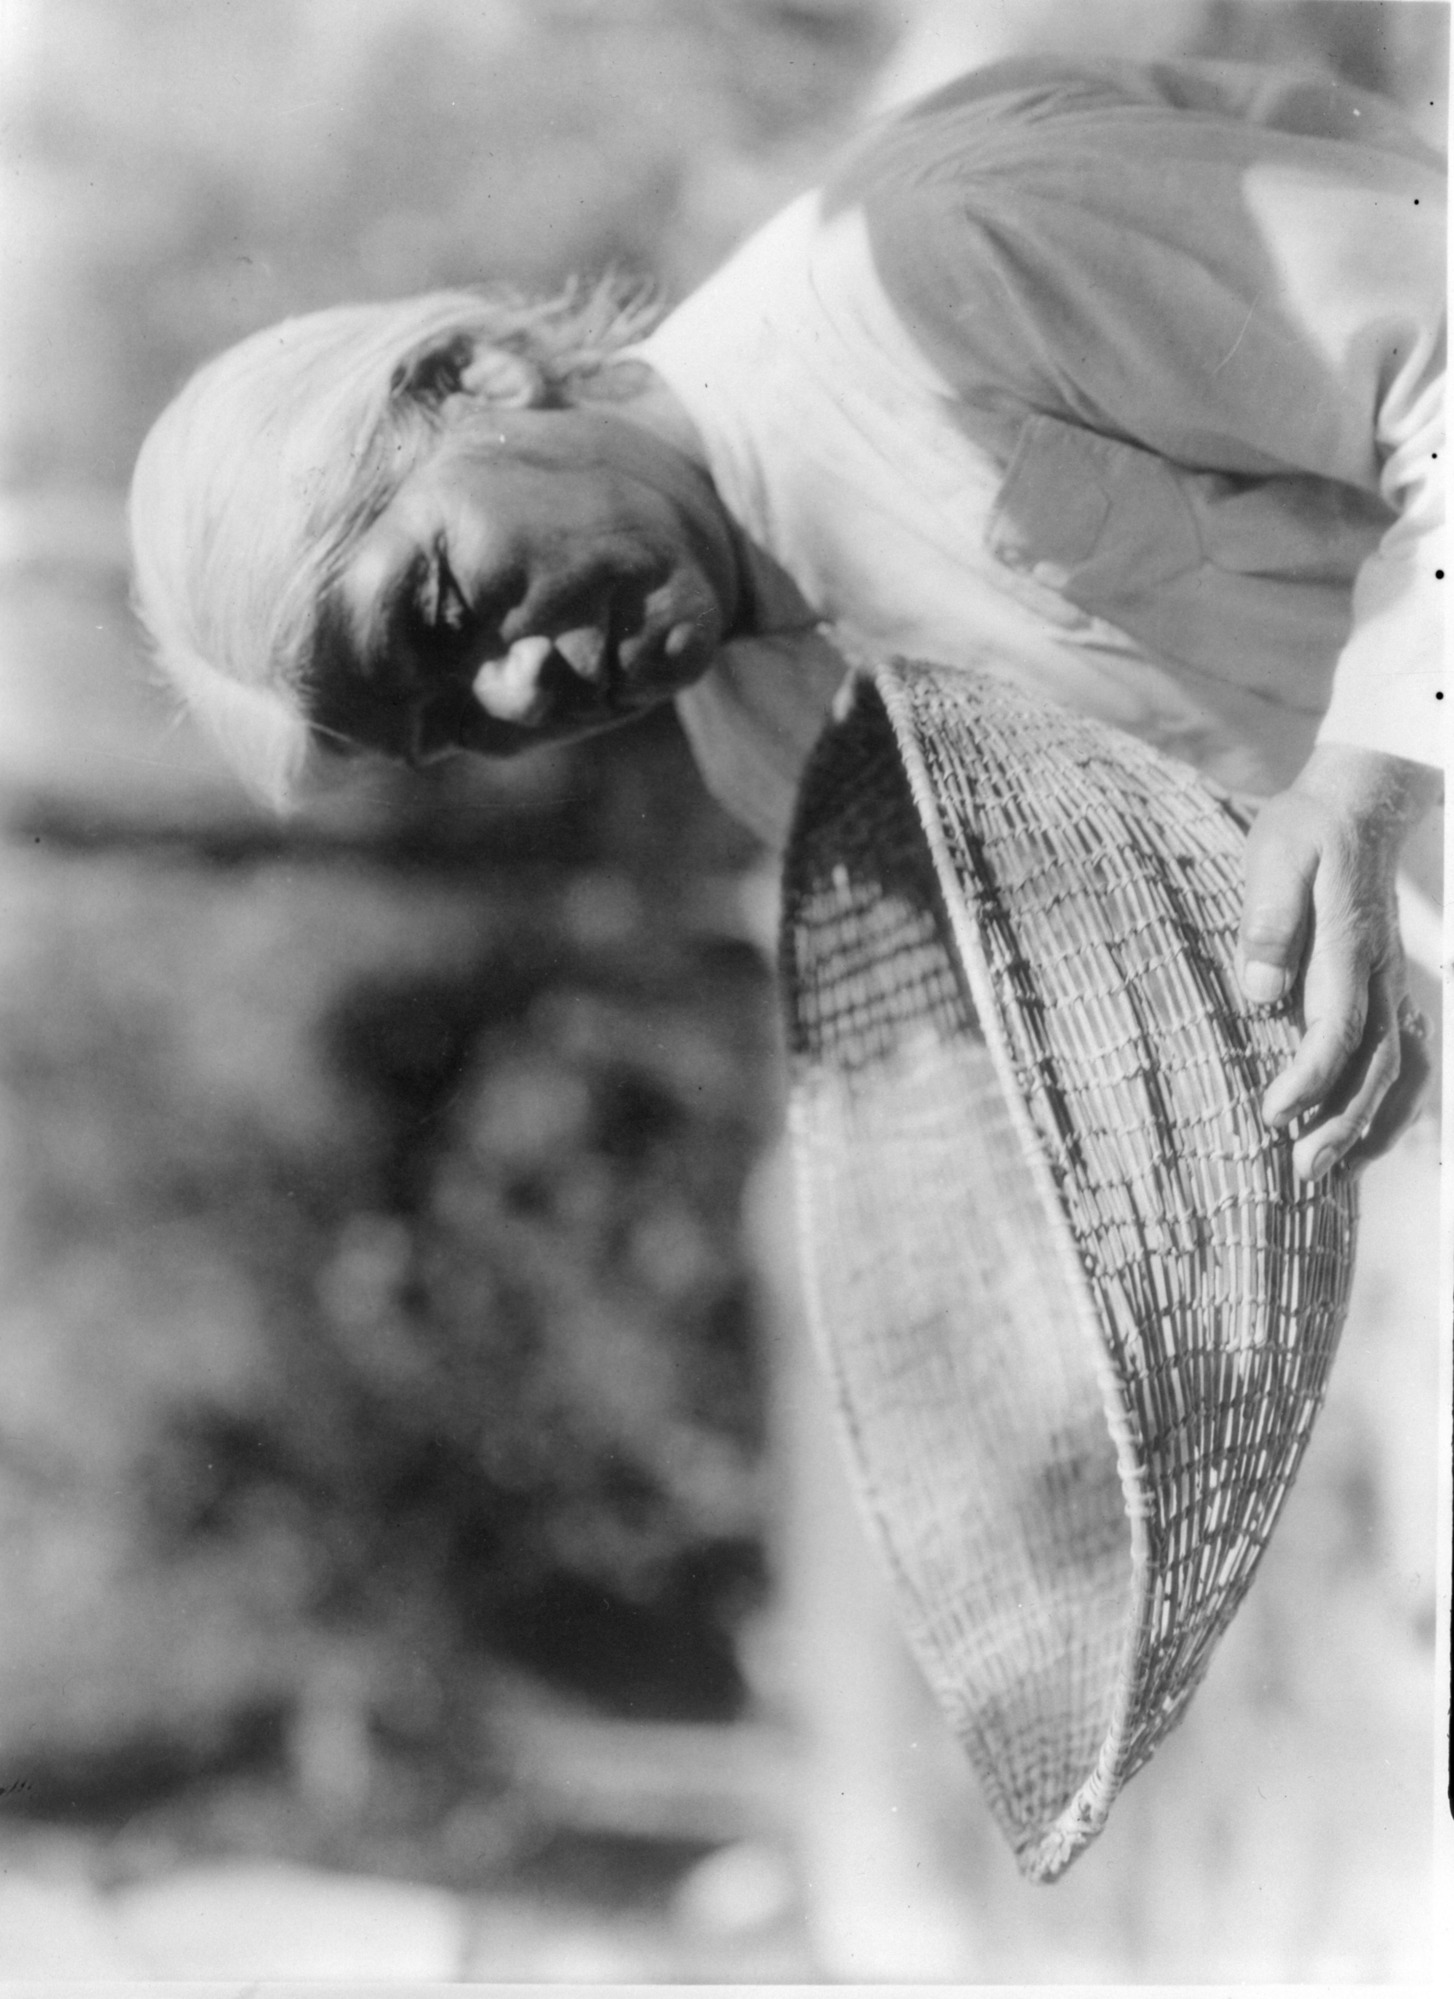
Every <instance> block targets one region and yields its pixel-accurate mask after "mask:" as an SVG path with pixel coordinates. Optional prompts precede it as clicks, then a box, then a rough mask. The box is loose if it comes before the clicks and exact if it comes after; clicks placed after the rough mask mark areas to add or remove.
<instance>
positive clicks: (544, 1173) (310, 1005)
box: [0, 725, 774, 1782]
mask: <svg viewBox="0 0 1454 1999" xmlns="http://www.w3.org/2000/svg"><path fill="white" fill-rule="evenodd" d="M441 782H442V783H443V784H444V787H445V790H446V791H447V790H448V780H441ZM431 823H432V824H433V827H434V838H435V842H436V844H435V846H434V847H433V848H429V847H428V846H426V848H425V849H424V850H423V851H418V850H414V849H411V847H410V846H409V844H408V840H409V831H408V827H407V826H405V827H404V828H403V830H402V831H401V833H400V834H399V837H398V840H396V841H395V843H394V844H393V845H391V846H390V845H386V846H385V847H384V848H376V849H373V850H370V849H358V848H353V849H350V848H349V847H347V846H344V847H340V848H337V849H328V848H326V847H325V848H323V849H316V848H315V849H309V848H308V847H307V846H306V844H305V845H304V846H303V847H301V848H293V849H290V848H289V847H288V846H287V844H286V842H284V843H282V844H281V845H279V844H277V843H276V842H274V843H273V844H272V846H271V847H270V846H269V843H268V841H267V840H266V839H263V840H262V842H261V844H260V845H259V847H258V849H257V850H256V851H255V852H253V853H251V854H248V853H247V852H246V850H245V847H244V848H243V849H235V850H234V851H233V858H232V861H231V863H230V864H229V865H224V866H218V865H217V862H216V858H215V857H213V858H212V859H211V860H210V861H209V859H208V858H207V857H206V856H205V855H204V854H200V853H198V852H196V851H195V849H191V848H189V847H188V846H187V845H186V844H185V843H183V844H182V845H180V846H173V845H171V844H169V843H166V842H163V843H161V844H160V845H157V844H155V843H153V844H152V845H150V846H148V845H147V843H146V841H145V840H144V839H142V840H140V841H138V839H137V836H136V835H135V831H134V829H133V832H132V834H131V835H130V836H129V840H130V844H129V846H127V847H123V848H121V849H117V848H116V847H114V846H112V847H109V848H106V847H103V849H102V850H101V851H100V852H96V851H88V850H86V849H85V848H84V847H78V846H77V845H76V843H75V837H74V830H75V829H74V828H73V829H72V843H71V846H70V848H69V849H67V848H66V847H65V845H64V844H63V843H62V842H61V839H60V835H59V833H58V831H57V829H56V828H55V827H54V826H51V827H49V828H48V829H46V830H42V831H40V832H38V833H36V834H34V835H32V836H30V837H29V838H28V839H15V840H12V842H11V845H10V847H9V848H8V850H7V851H6V852H5V854H4V858H3V887H4V900H5V905H6V906H5V911H4V918H5V920H4V922H3V924H0V936H3V939H4V944H3V953H4V957H5V961H6V962H5V964H4V967H3V972H4V976H3V979H0V1014H3V1018H0V1070H3V1091H4V1096H5V1099H6V1102H5V1110H6V1113H7V1119H8V1124H9V1129H10V1132H11V1135H12V1139H13V1141H14V1142H13V1148H12V1150H11V1153H10V1155H9V1159H8V1164H7V1170H6V1175H5V1181H4V1186H3V1196H4V1200H3V1206H4V1220H5V1232H6V1236H7V1238H8V1251H9V1254H8V1258H7V1266H6V1277H5V1282H4V1291H3V1297H0V1347H3V1361H0V1365H3V1370H4V1373H5V1378H6V1382H7V1396H6V1402H5V1408H4V1413H3V1421H0V1587H3V1593H4V1597H5V1601H6V1604H7V1613H8V1614H7V1620H6V1623H5V1626H4V1630H3V1634H0V1765H4V1766H7V1767H11V1768H16V1767H20V1768H23V1769H24V1770H27V1771H31V1772H32V1776H33V1781H37V1782H38V1781H40V1779H39V1778H38V1777H35V1776H34V1773H35V1772H37V1771H40V1772H43V1769H44V1767H45V1765H46V1763H47V1758H48V1757H49V1758H50V1761H51V1764H52V1765H53V1766H54V1767H55V1768H64V1769H66V1770H75V1769H78V1768H79V1767H80V1764H81V1763H83V1762H84V1761H85V1758H86V1756H87V1755H90V1756H91V1757H92V1758H93V1761H94V1760H95V1759H97V1758H99V1759H100V1764H101V1765H106V1764H107V1759H110V1764H112V1765H116V1766H117V1767H118V1768H119V1767H120V1765H119V1764H117V1759H118V1758H121V1759H122V1761H123V1762H124V1757H125V1754H126V1752H127V1750H128V1746H129V1747H130V1750H131V1751H132V1752H133V1754H134V1755H136V1756H142V1752H143V1750H145V1756H142V1760H143V1761H145V1760H146V1757H147V1756H149V1757H150V1758H151V1760H152V1762H153V1763H154V1764H155V1763H157V1761H158V1757H160V1761H161V1763H162V1764H165V1763H166V1757H167V1753H170V1754H171V1755H172V1762H173V1763H174V1764H176V1763H178V1759H179V1758H180V1761H181V1763H185V1762H186V1759H187V1757H188V1756H190V1757H191V1758H192V1760H193V1761H194V1762H195V1761H196V1760H198V1759H201V1760H203V1761H206V1760H207V1759H208V1758H209V1757H214V1756H221V1755H225V1754H231V1753H233V1751H234V1750H237V1752H238V1753H241V1750H240V1748H239V1745H240V1744H241V1743H243V1741H244V1739H246V1740H252V1741H256V1740H257V1739H258V1738H257V1733H256V1726H255V1724H256V1723H258V1721H259V1718H261V1719H262V1720H263V1721H265V1720H266V1718H267V1716H269V1715H272V1716H273V1717H274V1718H275V1719H276V1720H277V1721H278V1723H279V1725H281V1724H282V1722H283V1721H285V1720H286V1717H287V1715H288V1713H289V1712H290V1711H291V1710H292V1709H293V1708H294V1707H295V1706H296V1705H297V1703H298V1701H299V1700H300V1699H301V1698H303V1696H304V1693H305V1691H306V1689H305V1688H304V1687H303V1684H302V1683H303V1682H304V1681H305V1680H306V1678H307V1676H308V1674H309V1672H310V1670H311V1668H310V1661H311V1660H312V1659H314V1658H315V1656H316V1655H317V1654H318V1649H319V1645H320V1644H321V1645H322V1646H323V1647H324V1648H325V1650H326V1649H327V1648H329V1647H335V1648H342V1649H344V1650H351V1651H352V1652H353V1653H354V1654H356V1655H357V1656H358V1657H359V1658H361V1659H362V1660H363V1662H364V1663H363V1666H362V1668H361V1674H362V1681H363V1683H364V1684H363V1691H362V1693H361V1694H360V1697H359V1698H360V1702H361V1705H362V1707H363V1708H364V1709H365V1710H367V1711H369V1712H374V1711H377V1713H378V1714H379V1715H380V1716H383V1715H385V1713H386V1711H389V1710H390V1709H391V1707H392V1709H393V1710H398V1708H399V1702H400V1700H401V1699H402V1700H403V1701H404V1706H405V1707H406V1708H408V1707H410V1704H411V1702H412V1703H413V1708H415V1709H417V1708H418V1705H419V1703H418V1700H417V1699H416V1698H415V1697H414V1696H412V1695H411V1696H409V1697H408V1698H407V1699H406V1698H405V1697H404V1696H402V1695H400V1694H399V1692H398V1687H399V1684H400V1682H399V1675H400V1673H401V1672H403V1673H404V1679H405V1681H409V1680H410V1675H411V1674H412V1675H413V1680H414V1681H415V1682H417V1681H418V1671H419V1670H423V1671H424V1673H425V1678H426V1680H430V1679H431V1677H432V1681H433V1682H434V1683H438V1682H440V1681H441V1680H442V1681H444V1682H449V1681H450V1679H451V1676H453V1677H454V1678H455V1679H456V1680H458V1679H461V1677H466V1678H467V1677H468V1676H469V1675H470V1674H471V1673H475V1672H477V1671H478V1669H479V1667H480V1665H481V1663H482V1662H483V1661H486V1660H488V1659H489V1658H490V1657H500V1656H505V1655H508V1656H509V1657H511V1658H513V1659H515V1660H517V1661H519V1662H522V1663H524V1664H526V1665H528V1666H531V1667H533V1668H535V1669H536V1670H539V1671H542V1672H545V1673H547V1674H550V1675H553V1676H555V1677H557V1678H565V1679H566V1680H568V1681H569V1682H570V1684H571V1685H573V1686H574V1687H576V1688H577V1689H579V1690H580V1691H582V1692H585V1693H588V1694H590V1695H592V1696H594V1697H595V1698H597V1699H601V1700H605V1701H606V1702H608V1703H609V1704H612V1705H614V1706H616V1707H618V1708H621V1709H625V1710H633V1709H634V1710H637V1711H642V1712H657V1713H726V1712H730V1711H731V1710H732V1709H733V1707H734V1705H735V1703H736V1702H737V1700H738V1699H739V1697H740V1691H741V1689H740V1683H739V1680H738V1677H737V1671H736V1665H735V1661H734V1656H733V1649H732V1626H733V1624H734V1621H735V1619H736V1618H737V1616H738V1615H739V1614H740V1613H741V1610H742V1609H743V1607H744V1604H745V1602H746V1601H747V1599H748V1597H749V1596H750V1594H751V1592H752V1590H753V1589H754V1587H755V1586H756V1583H757V1580H758V1575H759V1569H760V1557H759V1553H758V1546H759V1536H760V1525H761V1521H760V1503H759V1492H758V1485H757V1471H756V1450H757V1444H758V1441H759V1428H760V1386H759V1381H758V1376H757V1370H756V1357H755V1353H754V1332H753V1325H754V1320H753V1312H752V1306H751V1297H750V1273H749V1271H748V1269H747V1266H746V1263H745V1257H744V1250H743V1247H742V1243H741V1240H740V1221H739V1206H740V1194H741V1188H742V1183H743V1180H744V1177H745V1175H746V1173H747V1172H748V1170H749V1167H750V1163H751V1160H752V1158H753V1156H754V1153H755V1151H756V1149H757V1147H758V1146H759V1145H760V1143H761V1141H762V1138H763V1135H764V1133H765V1131H766V1130H767V1128H768V1127H769V1124H770V1121H771V1119H772V1117H773V1114H774V1104H773V1097H772V1084H771V1082H770V1048H771V1008H770V998H769V993H768V981H767V977H766V973H765V970H764V967H763V965H762V963H761V960H760V957H759V956H758V954H757V952H756V950H755V948H754V947H752V946H751V945H750V944H748V943H747V942H745V941H743V938H742V936H741V935H740V934H739V933H740V929H741V926H740V922H739V919H738V917H737V915H736V914H735V911H736V902H735V887H734V882H735V879H736V877H735V874H734V873H733V871H732V870H733V868H734V867H739V868H740V867H741V866H742V865H743V864H745V863H746V862H747V861H749V860H750V859H751V855H752V849H751V846H750V843H749V842H747V841H746V839H745V838H743V837H742V836H739V835H737V834H735V833H733V832H732V831H731V830H730V829H729V828H727V827H726V825H725V822H723V821H722V820H721V818H720V815H718V814H717V813H716V811H715V808H713V807H712V806H711V805H710V803H709V802H708V801H706V799H705V798H704V797H703V795H702V794H701V792H700V790H699V788H698V787H697V784H696V780H695V778H694V776H693V775H692V773H691V771H690V768H689V765H688V763H687V759H686V753H685V749H684V747H683V745H682V744H681V742H680V740H679V738H678V737H677V736H676V734H675V732H674V730H673V729H672V728H671V727H670V726H667V725H663V726H662V727H660V728H658V729H655V730H646V731H643V732H641V733H640V735H639V736H636V737H632V736H630V735H626V736H623V737H621V738H620V739H619V740H618V741H617V742H616V743H614V744H608V745H607V746H606V748H605V749H602V748H601V746H599V745H597V746H596V747H595V748H594V749H593V751H592V753H591V756H590V759H589V761H587V762H583V763H582V765H581V768H580V770H579V772H578V773H577V774H576V776H575V777H574V778H571V777H570V776H569V774H568V775H567V778H566V780H565V781H564V782H563V783H562V784H561V786H560V787H559V789H558V791H557V793H556V795H555V798H554V801H553V802H552V803H549V804H548V805H547V806H545V807H542V808H541V809H539V810H537V811H536V812H535V814H534V816H533V817H531V816H530V815H529V814H525V815H524V816H523V817H522V818H519V819H517V821H516V822H515V824H514V829H513V836H512V837H513V842H514V854H513V857H509V856H506V855H502V853H501V851H500V850H499V848H498V847H497V848H496V849H495V850H494V851H491V848H490V846H489V845H488V844H486V845H484V846H481V845H479V844H478V843H477V840H474V839H472V828H473V822H472V821H471V820H470V818H469V815H468V814H467V813H465V814H464V815H463V816H462V817H461V815H460V814H459V813H455V814H454V815H453V816H451V813H450V811H449V810H448V809H445V808H443V807H442V810H441V815H440V816H439V817H438V818H437V819H436V820H434V821H433V822H431ZM37 824H40V825H42V826H43V824H44V821H43V815H42V816H41V819H40V820H38V821H37ZM501 844H506V843H504V842H502V843H501ZM539 854H545V855H547V856H549V857H550V858H548V859H546V860H544V861H542V860H540V859H538V858H533V857H532V856H536V855H539ZM704 863H706V864H707V865H708V868H709V872H708V873H707V874H706V875H705V876H704V875H703V872H702V869H703V864H704ZM728 863H730V864H731V866H729V865H727V864H728ZM411 1660H412V1661H413V1662H414V1664H413V1665H412V1666H410V1665H409V1664H408V1662H409V1661H411ZM406 1667H407V1670H406ZM416 1692H417V1687H416ZM424 1706H425V1708H428V1706H429V1703H428V1701H425V1703H424ZM436 1706H437V1703H436ZM420 1712H423V1710H420ZM416 1720H417V1716H416ZM381 1725H383V1724H382V1723H381ZM399 1725H400V1726H402V1724H399ZM419 1725H420V1726H423V1724H422V1723H420V1724H419ZM439 1725H440V1726H441V1727H442V1726H443V1725H444V1723H443V1722H442V1721H441V1722H440V1724H439ZM249 1730H251V1731H252V1732H251V1734H249ZM168 1742H170V1743H171V1744H172V1745H173V1748H172V1751H171V1752H165V1745H166V1744H167V1743H168ZM98 1767H100V1765H98ZM108 1767H109V1766H108Z"/></svg>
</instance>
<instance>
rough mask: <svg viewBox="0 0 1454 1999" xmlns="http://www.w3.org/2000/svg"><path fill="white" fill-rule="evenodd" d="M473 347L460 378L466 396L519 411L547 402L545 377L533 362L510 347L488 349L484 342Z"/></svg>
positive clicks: (474, 343)
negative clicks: (515, 352)
mask: <svg viewBox="0 0 1454 1999" xmlns="http://www.w3.org/2000/svg"><path fill="white" fill-rule="evenodd" d="M470 345H471V349H472V351H471V354H470V358H469V361H468V362H467V364H466V366H465V368H464V371H463V373H462V374H461V375H460V378H459V380H460V387H461V389H463V391H464V393H465V394H466V395H467V396H478V397H479V398H480V400H481V402H486V403H494V404H496V405H498V406H499V407H500V408H502V409H517V410H526V409H534V408H535V407H536V406H537V405H538V404H540V403H543V402H544V401H545V398H546V382H545V376H544V375H543V374H542V373H541V371H540V369H539V368H537V367H536V365H535V363H534V362H533V361H528V360H527V359H526V358H525V356H524V355H523V354H514V353H512V352H511V351H510V349H509V348H508V347H491V346H488V345H487V344H486V343H485V342H484V341H483V340H478V341H472V342H471V343H470Z"/></svg>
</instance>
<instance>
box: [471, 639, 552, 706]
mask: <svg viewBox="0 0 1454 1999" xmlns="http://www.w3.org/2000/svg"><path fill="white" fill-rule="evenodd" d="M553 650H554V642H553V641H552V640H550V639H544V638H528V639H516V641H515V643H514V645H512V646H511V648H510V650H509V651H508V652H507V653H506V654H505V656H504V658H503V659H487V660H486V661H485V663H484V665H483V666H482V667H481V668H480V670H479V672H478V673H477V674H476V675H475V677H474V682H473V685H472V689H471V691H472V692H473V694H474V697H475V699H476V701H478V702H479V704H480V706H481V707H482V708H483V709H484V711H485V713H486V714H487V715H493V716H494V718H495V720H496V721H497V722H524V723H533V722H539V721H542V720H543V719H544V717H545V715H546V713H547V712H548V710H549V707H550V697H549V695H548V694H547V692H546V690H545V688H544V686H543V685H542V683H541V678H540V673H541V668H542V667H543V666H544V665H545V662H546V661H547V660H548V659H549V658H550V655H551V652H552V651H553Z"/></svg>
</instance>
